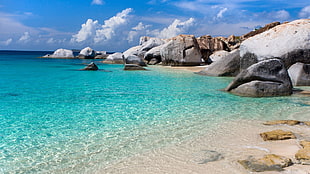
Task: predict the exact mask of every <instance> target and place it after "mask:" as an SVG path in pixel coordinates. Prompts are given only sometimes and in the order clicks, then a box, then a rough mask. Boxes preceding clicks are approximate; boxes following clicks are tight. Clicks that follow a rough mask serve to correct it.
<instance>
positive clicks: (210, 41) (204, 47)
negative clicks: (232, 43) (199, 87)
mask: <svg viewBox="0 0 310 174" xmlns="http://www.w3.org/2000/svg"><path fill="white" fill-rule="evenodd" d="M197 42H198V45H199V48H200V50H201V55H202V58H203V59H204V61H205V62H208V58H209V56H210V55H211V54H213V52H215V51H219V50H226V51H229V48H228V46H227V44H226V43H225V42H224V41H223V39H221V38H212V36H210V35H205V36H201V37H198V38H197Z"/></svg>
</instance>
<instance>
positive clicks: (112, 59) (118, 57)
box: [103, 52, 124, 64]
mask: <svg viewBox="0 0 310 174" xmlns="http://www.w3.org/2000/svg"><path fill="white" fill-rule="evenodd" d="M103 63H106V64H124V57H123V53H118V52H117V53H114V54H111V55H109V56H108V57H107V58H106V60H104V61H103Z"/></svg>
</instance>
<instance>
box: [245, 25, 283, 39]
mask: <svg viewBox="0 0 310 174" xmlns="http://www.w3.org/2000/svg"><path fill="white" fill-rule="evenodd" d="M280 24H281V23H280V22H272V23H270V24H266V25H265V26H264V27H262V28H259V29H256V30H254V31H251V32H249V33H247V34H245V35H242V36H241V38H240V39H241V40H246V39H248V38H250V37H253V36H255V35H258V34H260V33H262V32H265V31H267V30H270V29H271V28H273V27H275V26H277V25H280Z"/></svg>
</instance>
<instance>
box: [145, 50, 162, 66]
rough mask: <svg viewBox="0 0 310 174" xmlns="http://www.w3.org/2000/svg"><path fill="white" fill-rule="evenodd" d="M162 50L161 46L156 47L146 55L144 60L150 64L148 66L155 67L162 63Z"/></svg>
mask: <svg viewBox="0 0 310 174" xmlns="http://www.w3.org/2000/svg"><path fill="white" fill-rule="evenodd" d="M160 49H161V46H158V47H154V48H152V49H150V50H149V51H148V52H146V53H145V54H144V60H146V61H147V62H148V63H147V64H149V65H154V64H158V63H160V62H161V55H160ZM154 59H155V60H156V61H155V60H154ZM151 61H152V62H151Z"/></svg>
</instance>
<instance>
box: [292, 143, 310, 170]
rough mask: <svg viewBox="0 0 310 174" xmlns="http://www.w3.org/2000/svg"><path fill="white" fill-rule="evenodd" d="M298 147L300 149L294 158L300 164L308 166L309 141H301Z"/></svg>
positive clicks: (309, 162) (309, 159)
mask: <svg viewBox="0 0 310 174" xmlns="http://www.w3.org/2000/svg"><path fill="white" fill-rule="evenodd" d="M300 145H301V146H302V149H300V150H299V151H298V152H297V153H296V154H295V158H296V159H297V160H299V161H300V162H301V163H302V164H307V165H310V141H301V142H300Z"/></svg>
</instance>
